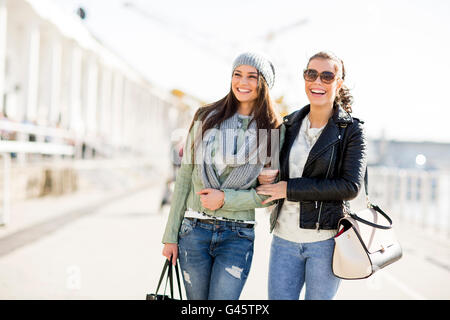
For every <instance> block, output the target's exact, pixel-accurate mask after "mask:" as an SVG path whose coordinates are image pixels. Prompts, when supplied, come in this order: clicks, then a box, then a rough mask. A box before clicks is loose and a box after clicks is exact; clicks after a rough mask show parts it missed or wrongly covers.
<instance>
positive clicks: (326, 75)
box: [303, 69, 336, 84]
mask: <svg viewBox="0 0 450 320" xmlns="http://www.w3.org/2000/svg"><path fill="white" fill-rule="evenodd" d="M317 77H320V80H321V81H322V82H323V83H326V84H330V83H332V82H333V81H334V79H335V78H336V75H335V74H334V73H333V72H331V71H324V72H321V73H319V72H318V71H317V70H314V69H305V70H304V71H303V79H305V81H308V82H314V81H316V79H317Z"/></svg>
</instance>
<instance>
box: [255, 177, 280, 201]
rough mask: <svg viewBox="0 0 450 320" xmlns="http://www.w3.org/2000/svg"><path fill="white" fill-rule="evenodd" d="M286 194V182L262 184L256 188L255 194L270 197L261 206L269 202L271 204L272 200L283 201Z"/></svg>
mask: <svg viewBox="0 0 450 320" xmlns="http://www.w3.org/2000/svg"><path fill="white" fill-rule="evenodd" d="M286 192H287V182H286V181H280V182H277V183H274V184H264V185H260V186H259V187H257V188H256V193H257V194H262V195H265V196H270V198H268V199H266V200H264V201H263V202H262V204H267V203H269V202H272V201H274V200H278V199H284V198H286Z"/></svg>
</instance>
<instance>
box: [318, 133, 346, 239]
mask: <svg viewBox="0 0 450 320" xmlns="http://www.w3.org/2000/svg"><path fill="white" fill-rule="evenodd" d="M340 138H341V136H339V139H340ZM333 156H334V145H333V148H332V149H331V157H330V163H329V164H328V170H327V174H326V176H325V179H327V178H328V174H329V173H330V169H331V163H332V162H333ZM322 205H323V201H320V208H319V217H318V218H317V222H316V230H317V232H320V230H319V227H320V215H321V214H322ZM316 209H317V201H316Z"/></svg>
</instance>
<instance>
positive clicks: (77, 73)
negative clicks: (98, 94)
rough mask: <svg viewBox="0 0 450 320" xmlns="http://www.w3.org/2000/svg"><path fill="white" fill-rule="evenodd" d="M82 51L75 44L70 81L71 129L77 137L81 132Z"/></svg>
mask: <svg viewBox="0 0 450 320" xmlns="http://www.w3.org/2000/svg"><path fill="white" fill-rule="evenodd" d="M81 59H82V52H81V49H80V48H79V47H78V46H77V45H76V44H74V45H73V48H72V57H71V62H72V68H71V79H70V103H69V105H70V112H69V116H70V120H69V124H70V129H72V130H75V132H76V134H77V135H80V134H81V132H80V130H81V127H82V123H81Z"/></svg>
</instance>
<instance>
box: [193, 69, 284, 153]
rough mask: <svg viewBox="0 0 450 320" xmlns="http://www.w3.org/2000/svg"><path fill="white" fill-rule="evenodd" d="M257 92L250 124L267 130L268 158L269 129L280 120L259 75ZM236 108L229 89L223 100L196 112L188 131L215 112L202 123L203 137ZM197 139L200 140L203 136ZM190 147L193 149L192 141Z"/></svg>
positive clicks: (269, 148)
mask: <svg viewBox="0 0 450 320" xmlns="http://www.w3.org/2000/svg"><path fill="white" fill-rule="evenodd" d="M257 92H258V97H257V98H256V101H255V103H254V106H253V118H252V120H251V122H253V121H256V127H257V128H258V129H266V130H269V132H268V135H267V139H268V140H267V155H268V156H270V154H271V153H270V150H271V144H270V137H271V134H270V129H275V128H278V127H279V126H280V124H281V119H280V117H279V116H278V114H277V113H276V112H275V109H274V106H273V102H272V100H271V98H270V95H269V87H268V85H267V83H266V81H265V80H264V78H263V77H262V75H261V74H259V73H258V88H257ZM238 106H239V101H238V99H237V98H236V96H235V95H234V93H233V90H232V89H231V87H230V92H229V93H228V94H227V95H226V96H225V97H224V98H222V99H220V100H219V101H216V102H213V103H211V104H208V105H206V106H203V107H201V108H199V109H198V110H197V112H196V113H195V115H194V119H193V120H192V122H191V125H190V127H189V131H191V129H192V127H193V126H194V123H195V122H196V121H203V120H204V119H206V117H208V115H209V114H210V113H211V112H212V111H216V112H215V113H213V114H212V115H211V116H210V117H209V118H207V119H206V121H203V122H202V127H201V132H202V135H203V134H204V133H205V132H206V131H207V130H209V129H212V128H214V127H217V126H220V124H221V123H222V122H223V121H224V120H226V119H228V118H230V117H231V116H233V115H234V114H235V113H236V112H237V110H238ZM258 136H259V135H258ZM198 138H199V139H202V138H203V136H202V137H198ZM191 147H192V148H193V147H194V141H192V145H191Z"/></svg>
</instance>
